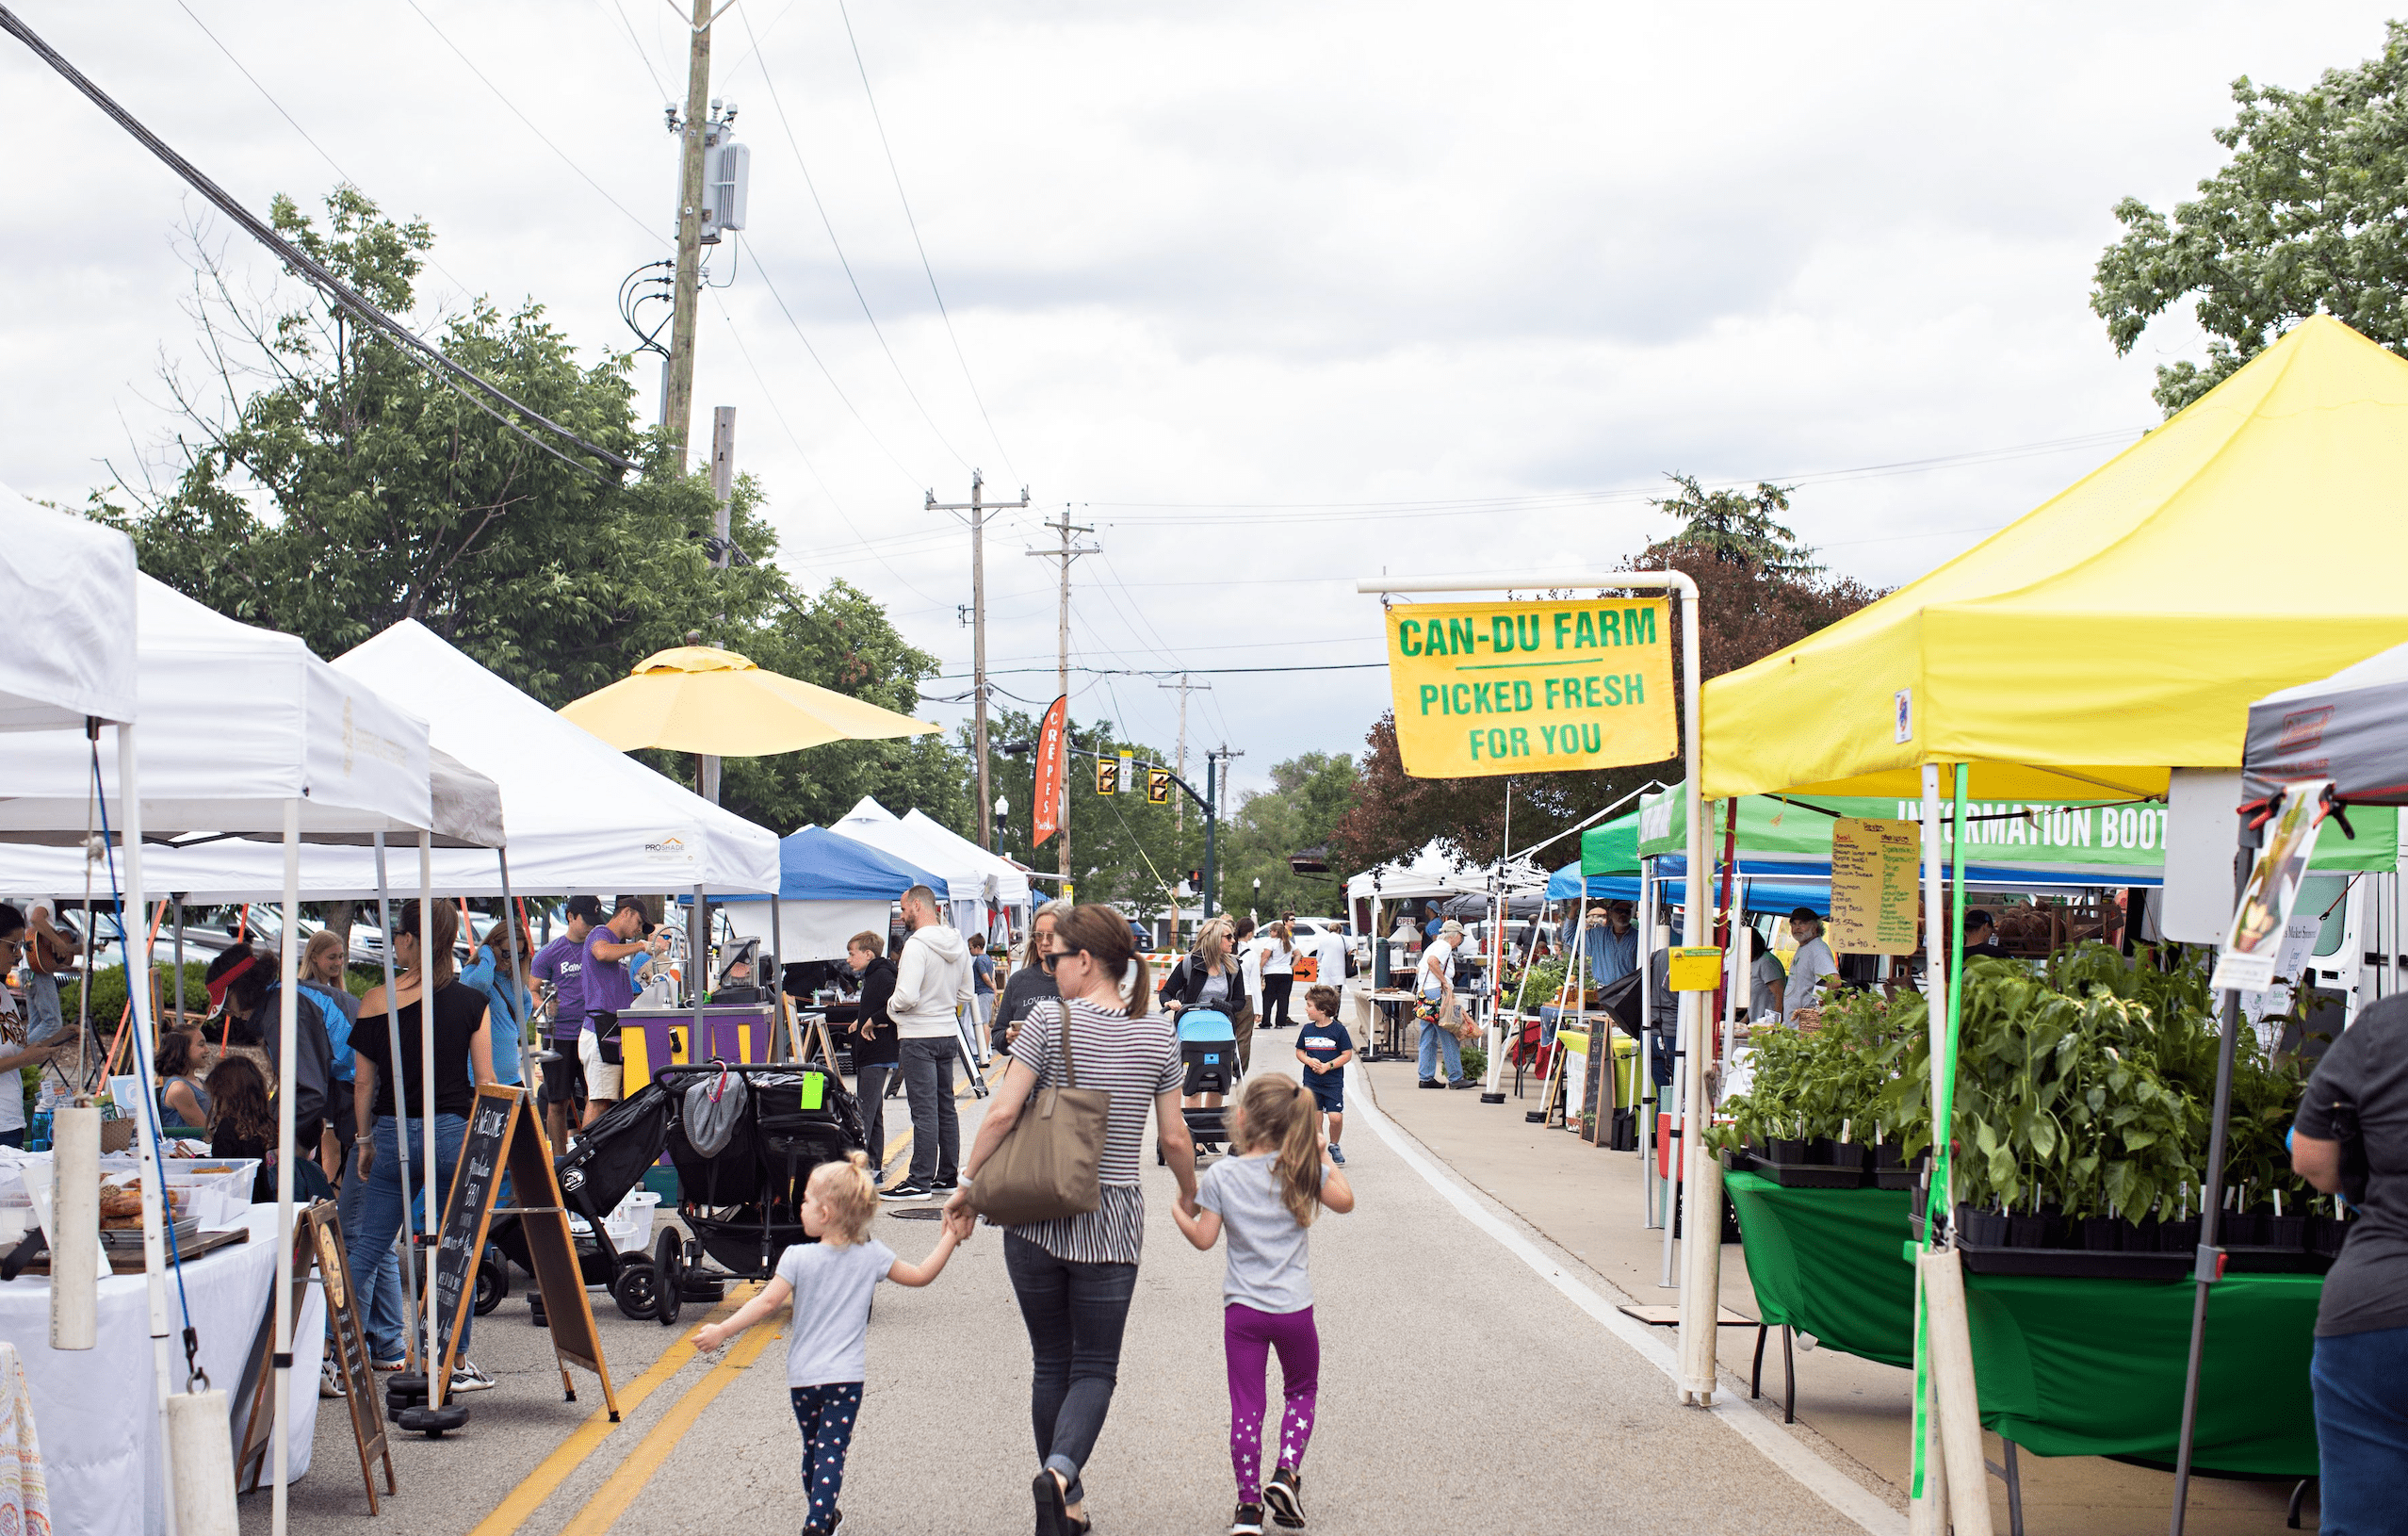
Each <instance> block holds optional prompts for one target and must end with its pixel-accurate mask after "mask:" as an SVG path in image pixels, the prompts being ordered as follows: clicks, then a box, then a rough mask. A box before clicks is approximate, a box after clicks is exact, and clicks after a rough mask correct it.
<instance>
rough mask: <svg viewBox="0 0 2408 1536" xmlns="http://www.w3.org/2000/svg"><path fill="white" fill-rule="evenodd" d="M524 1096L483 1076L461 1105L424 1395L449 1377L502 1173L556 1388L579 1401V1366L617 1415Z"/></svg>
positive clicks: (571, 1242)
mask: <svg viewBox="0 0 2408 1536" xmlns="http://www.w3.org/2000/svg"><path fill="white" fill-rule="evenodd" d="M526 1098H527V1096H526V1090H524V1089H523V1088H517V1087H510V1086H509V1085H507V1084H491V1085H488V1086H486V1087H480V1088H479V1089H478V1090H477V1102H476V1104H475V1105H474V1106H473V1107H472V1108H471V1109H470V1111H469V1115H468V1134H467V1136H466V1138H465V1139H464V1141H463V1142H462V1143H461V1147H460V1164H459V1167H458V1168H455V1169H454V1170H453V1172H452V1176H451V1193H450V1195H449V1196H448V1197H447V1199H446V1201H445V1202H444V1208H443V1226H442V1228H441V1241H440V1246H439V1247H438V1248H437V1249H436V1250H435V1262H434V1281H433V1283H432V1285H431V1286H430V1288H429V1289H428V1292H427V1297H426V1304H427V1305H428V1306H430V1307H431V1308H433V1309H434V1316H435V1329H436V1334H435V1338H436V1346H435V1362H436V1364H435V1368H434V1369H433V1370H431V1371H430V1372H429V1373H428V1379H427V1385H428V1388H429V1391H430V1394H431V1397H430V1400H431V1401H432V1402H435V1403H438V1404H439V1403H441V1402H442V1401H443V1398H444V1396H445V1394H446V1389H447V1388H448V1387H449V1385H450V1383H451V1369H452V1366H453V1365H454V1364H456V1359H455V1357H456V1356H457V1354H458V1349H459V1347H458V1339H459V1335H460V1330H461V1329H462V1328H464V1327H465V1326H466V1325H467V1321H468V1309H469V1308H471V1307H473V1306H475V1305H476V1304H477V1266H478V1264H479V1262H480V1260H481V1258H482V1256H483V1254H484V1251H485V1237H486V1233H487V1230H488V1229H489V1228H490V1227H491V1225H492V1223H493V1217H494V1216H495V1209H494V1197H495V1195H496V1193H497V1192H498V1191H499V1189H500V1187H501V1182H502V1177H503V1175H504V1174H505V1173H507V1174H508V1175H509V1177H510V1181H511V1188H512V1192H513V1199H515V1200H517V1201H520V1202H521V1203H519V1204H517V1205H514V1206H511V1207H509V1208H507V1210H506V1211H505V1212H504V1213H503V1214H506V1215H510V1216H514V1217H517V1218H518V1220H519V1223H520V1230H521V1231H522V1232H523V1233H524V1234H525V1235H526V1238H527V1251H528V1256H529V1259H530V1260H531V1261H532V1262H533V1264H534V1266H535V1283H536V1285H537V1287H538V1288H539V1290H540V1291H541V1293H542V1295H543V1298H544V1312H545V1317H546V1319H547V1321H548V1324H549V1327H550V1330H551V1334H552V1352H553V1354H554V1356H555V1357H556V1358H557V1360H558V1362H559V1364H560V1366H561V1393H562V1396H563V1397H565V1398H566V1400H568V1401H570V1402H575V1401H577V1386H576V1383H575V1382H574V1381H572V1380H571V1379H570V1377H569V1373H568V1367H569V1366H571V1365H581V1366H583V1367H584V1368H585V1369H587V1370H590V1371H592V1372H593V1373H594V1375H596V1376H598V1377H600V1378H601V1379H602V1400H603V1401H604V1403H606V1404H607V1405H608V1406H609V1408H610V1422H612V1423H613V1424H615V1423H617V1422H618V1420H619V1399H618V1396H617V1394H616V1393H614V1392H613V1391H612V1390H611V1388H610V1371H609V1370H608V1369H607V1368H606V1367H605V1366H604V1364H603V1362H602V1339H601V1335H600V1332H599V1331H598V1330H596V1329H595V1327H594V1303H593V1301H592V1299H590V1298H588V1297H587V1296H586V1294H585V1277H584V1275H583V1273H582V1272H580V1270H579V1268H578V1260H577V1240H576V1238H575V1236H574V1235H573V1234H571V1233H570V1232H569V1224H568V1209H567V1207H566V1206H564V1205H562V1204H561V1185H560V1178H559V1175H558V1172H557V1171H556V1170H555V1168H553V1166H552V1153H551V1149H550V1148H549V1147H548V1146H546V1145H545V1141H544V1132H543V1127H542V1125H541V1123H540V1122H539V1121H538V1120H537V1119H536V1117H534V1116H532V1115H529V1114H527V1113H525V1109H526Z"/></svg>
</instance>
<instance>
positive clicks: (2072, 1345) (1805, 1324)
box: [1723, 1172, 2324, 1478]
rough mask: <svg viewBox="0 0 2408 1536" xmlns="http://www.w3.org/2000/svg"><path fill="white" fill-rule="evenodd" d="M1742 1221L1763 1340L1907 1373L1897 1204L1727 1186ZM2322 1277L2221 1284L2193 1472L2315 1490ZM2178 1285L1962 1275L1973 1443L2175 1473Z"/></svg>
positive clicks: (1846, 1194) (1879, 1198) (2180, 1355)
mask: <svg viewBox="0 0 2408 1536" xmlns="http://www.w3.org/2000/svg"><path fill="white" fill-rule="evenodd" d="M1723 1187H1724V1189H1725V1190H1726V1191H1727V1192H1728V1194H1729V1196H1730V1199H1731V1201H1732V1204H1733V1207H1734V1208H1736V1210H1737V1211H1738V1213H1739V1234H1740V1241H1741V1243H1742V1244H1743V1246H1744V1249H1745V1251H1746V1254H1747V1260H1748V1280H1749V1283H1750V1284H1751V1285H1753V1286H1754V1287H1755V1292H1756V1305H1757V1309H1758V1313H1759V1315H1760V1316H1761V1317H1762V1318H1763V1320H1764V1321H1765V1323H1766V1324H1767V1325H1769V1326H1772V1327H1787V1328H1792V1329H1795V1330H1797V1331H1798V1332H1802V1333H1811V1334H1813V1335H1814V1338H1815V1339H1816V1340H1817V1341H1818V1342H1819V1343H1820V1344H1821V1345H1822V1346H1823V1347H1824V1348H1832V1349H1837V1350H1839V1351H1841V1352H1842V1353H1844V1354H1851V1355H1856V1356H1859V1357H1861V1358H1863V1359H1865V1360H1874V1361H1879V1362H1880V1363H1881V1364H1885V1365H1897V1366H1901V1367H1909V1368H1911V1367H1912V1364H1913V1363H1914V1271H1913V1269H1912V1267H1911V1266H1909V1265H1908V1263H1907V1261H1906V1258H1905V1256H1904V1253H1903V1247H1902V1245H1904V1243H1905V1242H1906V1240H1907V1207H1908V1206H1909V1204H1910V1203H1911V1202H1912V1201H1913V1199H1914V1196H1913V1194H1912V1191H1909V1190H1904V1189H1784V1188H1782V1187H1781V1186H1780V1185H1776V1184H1774V1183H1773V1182H1772V1181H1771V1180H1770V1179H1767V1178H1765V1177H1763V1176H1762V1175H1760V1174H1754V1173H1736V1172H1734V1173H1732V1174H1730V1175H1728V1176H1727V1177H1726V1179H1725V1181H1724V1185H1723ZM2323 1288H2324V1281H2323V1277H2321V1276H2319V1275H2256V1274H2228V1275H2226V1276H2225V1277H2224V1278H2223V1279H2222V1280H2221V1281H2219V1282H2218V1283H2216V1285H2215V1287H2214V1289H2213V1291H2212V1293H2211V1297H2210V1302H2211V1304H2210V1307H2209V1311H2208V1319H2207V1322H2208V1345H2209V1347H2208V1349H2207V1353H2206V1356H2205V1377H2204V1378H2203V1379H2202V1381H2201V1391H2200V1396H2199V1427H2198V1431H2197V1446H2196V1450H2195V1452H2194V1454H2195V1457H2196V1463H2195V1464H2196V1465H2197V1466H2198V1468H2199V1469H2200V1470H2202V1471H2212V1472H2215V1473H2219V1474H2223V1475H2227V1476H2239V1477H2291V1478H2312V1477H2314V1476H2316V1472H2317V1455H2316V1413H2315V1407H2314V1404H2313V1402H2312V1401H2311V1399H2310V1397H2309V1392H2308V1358H2309V1355H2310V1353H2311V1351H2312V1350H2313V1348H2314V1347H2315V1343H2316V1337H2315V1334H2316V1303H2317V1298H2318V1297H2319V1295H2320V1294H2321V1293H2322V1291H2323ZM2191 1294H2192V1293H2191V1283H2190V1282H2189V1281H2188V1279H2183V1280H2084V1279H2072V1278H2064V1277H2058V1276H2040V1275H1983V1274H1972V1273H1968V1274H1967V1275H1966V1276H1965V1304H1966V1308H1967V1310H1968V1312H1969V1313H1970V1315H1971V1318H1972V1325H1973V1348H1974V1374H1975V1379H1976V1381H1977V1384H1978V1386H1979V1389H1980V1395H1981V1422H1982V1427H1983V1428H1984V1429H1988V1430H1995V1431H1997V1433H1998V1434H1999V1436H2000V1437H2001V1438H2003V1439H2006V1440H2009V1441H2011V1442H2013V1443H2014V1444H2015V1445H2016V1446H2021V1447H2022V1448H2023V1449H2025V1450H2029V1451H2034V1452H2037V1453H2038V1454H2040V1455H2042V1456H2120V1457H2126V1458H2129V1459H2131V1460H2134V1461H2138V1462H2151V1463H2156V1464H2164V1465H2171V1464H2172V1462H2173V1460H2174V1450H2175V1446H2174V1436H2175V1433H2176V1430H2177V1429H2178V1428H2179V1426H2180V1424H2181V1422H2182V1382H2183V1368H2184V1363H2185V1359H2186V1356H2187V1354H2188V1348H2189V1338H2190V1302H2191Z"/></svg>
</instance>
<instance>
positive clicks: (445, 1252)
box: [427, 1084, 523, 1405]
mask: <svg viewBox="0 0 2408 1536" xmlns="http://www.w3.org/2000/svg"><path fill="white" fill-rule="evenodd" d="M522 1097H523V1095H522V1094H521V1092H520V1090H519V1089H517V1088H514V1087H507V1086H504V1085H499V1084H496V1085H494V1086H492V1087H481V1088H479V1089H478V1090H477V1102H476V1103H475V1104H474V1105H473V1106H472V1107H471V1108H470V1109H469V1111H468V1135H467V1136H466V1138H465V1139H464V1140H463V1141H462V1142H461V1144H460V1164H459V1166H458V1167H457V1168H454V1169H453V1170H452V1175H451V1193H450V1195H449V1197H448V1198H447V1199H446V1200H445V1201H444V1206H443V1225H442V1227H441V1228H440V1229H439V1241H438V1246H437V1247H436V1249H435V1259H434V1281H433V1283H432V1284H431V1286H430V1287H429V1289H428V1300H429V1304H430V1305H431V1307H432V1308H433V1311H434V1318H435V1359H436V1360H437V1361H438V1362H439V1363H440V1367H441V1368H440V1369H437V1370H434V1371H431V1372H430V1373H429V1375H428V1380H427V1386H428V1391H429V1400H430V1401H431V1402H434V1403H436V1404H438V1405H440V1404H441V1403H442V1402H443V1400H444V1397H446V1396H447V1393H446V1389H447V1387H448V1386H449V1385H450V1384H451V1367H452V1364H453V1356H454V1355H455V1354H456V1353H457V1352H458V1338H459V1333H460V1330H461V1329H462V1328H464V1327H465V1326H466V1325H467V1321H468V1309H469V1308H471V1307H473V1306H475V1305H476V1304H477V1265H478V1262H479V1261H480V1259H482V1258H483V1256H484V1252H485V1229H486V1227H487V1226H488V1225H490V1224H491V1223H492V1220H493V1214H494V1194H495V1191H496V1188H497V1187H498V1186H499V1185H500V1184H501V1174H502V1162H503V1159H504V1157H505V1156H507V1155H508V1152H509V1149H510V1139H511V1133H512V1132H513V1131H514V1130H515V1129H517V1126H518V1111H519V1103H520V1101H521V1099H522Z"/></svg>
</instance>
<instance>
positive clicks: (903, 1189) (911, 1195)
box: [878, 1179, 928, 1200]
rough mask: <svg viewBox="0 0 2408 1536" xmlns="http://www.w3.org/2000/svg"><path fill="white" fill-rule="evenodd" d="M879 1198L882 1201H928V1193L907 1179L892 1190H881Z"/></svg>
mask: <svg viewBox="0 0 2408 1536" xmlns="http://www.w3.org/2000/svg"><path fill="white" fill-rule="evenodd" d="M878 1198H879V1199H880V1200H926V1199H927V1198H928V1191H927V1190H926V1189H924V1188H922V1187H921V1186H920V1185H916V1184H914V1183H912V1182H911V1181H910V1180H909V1179H905V1180H904V1181H903V1183H901V1184H899V1185H895V1186H894V1187H893V1188H892V1189H882V1190H880V1191H879V1192H878Z"/></svg>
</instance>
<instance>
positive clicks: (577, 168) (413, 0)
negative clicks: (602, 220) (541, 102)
mask: <svg viewBox="0 0 2408 1536" xmlns="http://www.w3.org/2000/svg"><path fill="white" fill-rule="evenodd" d="M403 4H405V5H407V6H408V7H409V8H411V9H412V10H415V11H417V13H418V20H420V21H422V22H424V23H426V24H427V29H428V30H429V31H431V32H432V33H433V34H434V35H435V36H436V37H438V38H441V39H442V40H443V45H444V46H445V47H447V48H448V49H450V50H451V52H452V54H453V56H454V57H457V58H458V59H459V60H460V62H462V63H463V64H465V65H467V66H468V73H469V74H473V75H475V76H476V77H477V78H478V80H479V81H480V83H482V84H483V86H484V88H485V89H486V90H490V91H492V92H493V93H494V99H495V100H496V101H498V102H500V103H501V104H502V105H503V106H507V107H509V108H510V115H511V116H513V117H514V118H516V119H517V120H518V121H519V122H521V123H525V124H527V131H528V132H529V133H531V134H533V135H534V136H535V137H536V138H538V139H542V140H543V141H544V147H545V149H547V150H550V151H551V152H552V153H553V154H554V155H559V156H560V160H561V164H562V165H564V166H566V167H568V168H569V169H570V170H571V171H574V172H577V173H578V178H579V179H580V180H582V181H583V182H584V183H585V185H587V186H588V187H591V188H594V190H595V191H597V192H599V193H601V194H602V201H603V202H605V203H608V204H610V206H612V207H614V208H616V209H618V210H619V211H620V212H621V213H623V214H626V217H627V222H629V223H631V224H633V225H635V227H636V228H638V229H640V230H642V231H643V232H644V233H645V234H646V235H649V236H651V237H654V238H655V239H658V238H659V231H658V230H656V229H654V228H653V227H652V225H650V224H648V223H646V222H645V221H643V220H642V219H640V218H638V217H636V215H635V213H634V212H633V211H632V210H630V209H629V208H628V207H627V205H626V204H624V203H622V202H620V201H619V200H618V199H617V198H615V197H612V196H611V195H610V188H607V187H605V186H603V185H602V184H601V183H600V182H598V181H595V180H594V178H593V177H592V176H589V175H587V174H586V173H585V168H584V167H583V166H581V165H579V164H578V163H577V162H576V161H575V160H572V159H570V158H569V156H568V151H566V150H564V149H562V148H561V146H560V145H558V144H555V143H553V142H552V140H551V138H550V136H549V135H547V134H545V132H544V130H543V129H541V128H539V127H537V126H535V120H534V119H533V118H530V117H529V116H528V115H527V114H526V113H524V112H522V111H520V110H519V109H518V104H517V103H516V102H513V101H512V100H511V99H510V97H509V96H507V95H505V94H504V93H503V91H502V89H501V87H499V86H497V85H496V84H494V83H493V81H491V80H489V79H487V78H486V77H485V72H484V71H482V70H480V69H479V68H478V67H477V63H476V60H474V59H472V58H470V57H468V56H467V55H466V54H464V53H462V52H461V49H460V44H458V43H456V42H454V41H451V39H450V37H449V36H448V35H447V33H446V32H445V31H444V29H443V28H442V27H440V26H437V25H435V19H434V18H433V17H431V16H430V15H428V14H427V13H426V11H425V9H424V8H421V7H420V6H419V4H418V0H403Z"/></svg>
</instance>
